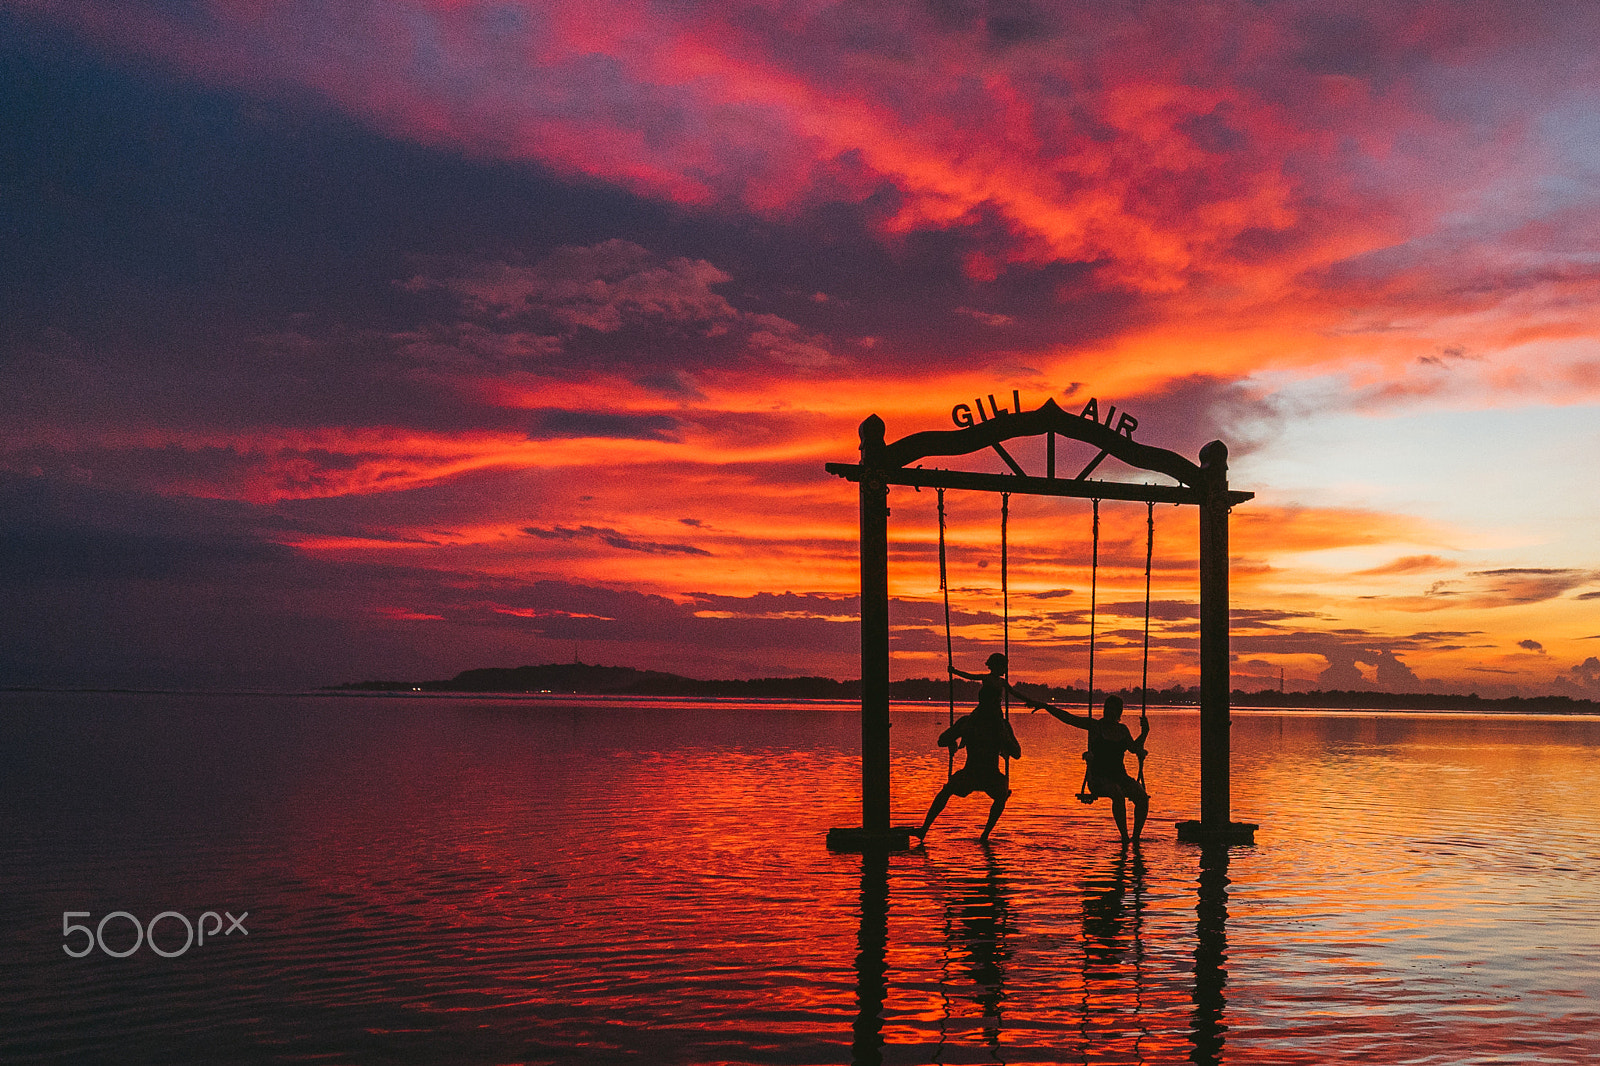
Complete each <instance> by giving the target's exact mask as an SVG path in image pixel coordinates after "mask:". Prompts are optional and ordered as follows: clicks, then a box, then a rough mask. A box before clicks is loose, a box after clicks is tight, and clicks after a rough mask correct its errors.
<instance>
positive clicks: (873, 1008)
mask: <svg viewBox="0 0 1600 1066" xmlns="http://www.w3.org/2000/svg"><path fill="white" fill-rule="evenodd" d="M888 947H889V856H888V855H887V854H886V853H885V852H881V851H879V852H876V853H874V852H873V851H872V850H871V849H868V850H867V852H866V853H865V854H863V855H862V856H861V931H860V933H859V934H858V935H857V937H856V1020H855V1025H854V1026H853V1030H854V1031H853V1034H852V1037H851V1041H850V1061H851V1062H852V1063H858V1064H860V1066H879V1064H880V1063H882V1062H883V1001H884V1000H885V999H887V998H888V985H887V983H886V980H885V977H886V975H887V970H888Z"/></svg>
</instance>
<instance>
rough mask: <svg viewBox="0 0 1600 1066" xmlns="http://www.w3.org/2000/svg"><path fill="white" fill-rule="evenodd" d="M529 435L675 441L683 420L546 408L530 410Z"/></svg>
mask: <svg viewBox="0 0 1600 1066" xmlns="http://www.w3.org/2000/svg"><path fill="white" fill-rule="evenodd" d="M529 421H530V428H529V430H528V436H529V437H530V438H532V439H533V440H550V439H554V438H562V437H610V438H613V439H618V440H660V441H675V440H677V439H678V431H679V429H680V428H681V423H680V422H679V421H678V420H677V419H676V418H673V417H672V416H671V415H637V414H626V413H620V412H615V411H569V410H565V409H563V408H560V407H544V408H540V409H538V410H535V411H532V412H530V416H529Z"/></svg>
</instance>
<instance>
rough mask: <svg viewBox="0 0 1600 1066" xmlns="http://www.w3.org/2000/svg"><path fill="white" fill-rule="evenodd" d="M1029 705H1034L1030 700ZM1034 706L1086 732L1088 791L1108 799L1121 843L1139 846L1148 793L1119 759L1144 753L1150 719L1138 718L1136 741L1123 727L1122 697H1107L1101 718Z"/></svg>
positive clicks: (1035, 704) (1141, 716) (1045, 705)
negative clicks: (1130, 809) (1130, 828)
mask: <svg viewBox="0 0 1600 1066" xmlns="http://www.w3.org/2000/svg"><path fill="white" fill-rule="evenodd" d="M1029 702H1030V703H1033V701H1031V700H1030V701H1029ZM1033 706H1036V707H1042V708H1044V709H1045V710H1047V711H1049V712H1050V713H1051V714H1053V715H1055V716H1056V717H1057V718H1059V719H1061V720H1062V721H1063V722H1065V723H1067V724H1068V725H1072V726H1077V727H1078V728H1079V729H1083V730H1087V731H1088V734H1089V750H1088V751H1086V752H1084V755H1083V757H1084V758H1085V759H1087V760H1088V761H1089V791H1090V792H1092V793H1094V794H1095V795H1096V796H1106V797H1109V798H1110V800H1111V816H1112V817H1113V818H1115V819H1116V820H1117V832H1119V833H1121V834H1122V842H1123V843H1124V844H1127V843H1129V841H1130V840H1131V841H1132V842H1133V843H1138V840H1139V833H1140V832H1141V831H1142V830H1143V829H1144V820H1145V816H1146V815H1148V814H1149V813H1150V794H1149V793H1148V792H1146V791H1145V787H1144V786H1143V785H1141V784H1140V783H1139V782H1138V781H1137V780H1136V779H1134V778H1132V777H1129V776H1128V770H1127V767H1125V766H1123V764H1122V758H1123V755H1124V754H1126V753H1127V752H1130V751H1132V752H1137V753H1138V754H1140V755H1143V754H1144V739H1145V737H1147V736H1149V735H1150V719H1149V718H1147V717H1145V716H1144V715H1142V714H1141V715H1140V716H1139V726H1140V728H1139V736H1138V737H1137V738H1135V737H1134V736H1133V734H1132V733H1130V732H1128V727H1127V726H1125V725H1123V724H1122V697H1121V696H1107V697H1106V710H1105V716H1104V717H1103V718H1094V717H1092V716H1090V715H1085V714H1073V713H1072V712H1071V711H1063V710H1062V709H1061V708H1059V707H1052V706H1050V705H1049V704H1048V703H1033ZM1128 800H1132V801H1133V835H1132V837H1131V838H1130V837H1129V835H1128V813H1127V801H1128Z"/></svg>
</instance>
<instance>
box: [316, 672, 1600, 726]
mask: <svg viewBox="0 0 1600 1066" xmlns="http://www.w3.org/2000/svg"><path fill="white" fill-rule="evenodd" d="M1016 689H1017V691H1019V692H1022V693H1025V694H1027V695H1028V696H1030V697H1032V698H1034V699H1037V700H1040V701H1042V702H1047V703H1057V704H1063V703H1064V704H1085V705H1087V704H1088V702H1089V694H1088V693H1087V692H1086V691H1085V690H1083V689H1081V688H1073V687H1066V688H1062V687H1058V686H1053V685H1037V684H1029V683H1026V682H1023V683H1019V684H1017V685H1016ZM331 690H333V691H340V692H437V693H482V694H532V693H549V694H560V695H588V696H675V697H679V698H701V699H746V700H859V699H860V698H861V682H860V681H859V680H855V681H839V680H835V679H834V678H831V677H761V678H749V679H744V680H702V679H699V678H693V677H682V676H680V675H678V674H669V673H663V672H661V671H658V670H636V669H634V668H633V667H631V666H598V665H593V664H589V663H581V662H574V663H548V664H546V665H544V666H518V667H484V668H480V669H476V670H464V671H462V672H461V673H459V674H457V675H456V676H455V677H453V678H450V679H448V680H444V681H353V682H347V683H345V684H342V685H334V686H331ZM1095 691H1096V693H1097V694H1098V695H1099V696H1102V697H1103V696H1105V695H1109V694H1110V692H1111V690H1106V689H1101V688H1098V687H1097V688H1096V689H1095ZM1116 692H1117V694H1118V695H1120V696H1122V698H1123V699H1124V700H1125V701H1127V702H1128V704H1129V705H1130V706H1138V705H1139V704H1140V703H1141V702H1144V698H1145V695H1146V694H1144V693H1141V692H1140V690H1139V689H1138V688H1131V689H1120V690H1116ZM889 697H890V699H894V700H906V701H917V702H927V703H944V702H945V701H946V700H948V699H949V698H950V682H949V681H947V680H946V679H944V678H911V679H906V680H901V681H891V682H890V683H889ZM977 698H978V685H977V683H976V682H974V681H965V680H961V679H957V680H956V681H955V700H956V702H957V703H971V702H972V701H974V700H976V699H977ZM1148 702H1149V703H1150V705H1152V706H1180V707H1181V706H1185V705H1197V704H1199V702H1200V690H1199V688H1198V687H1190V688H1185V687H1183V686H1181V685H1179V686H1173V687H1170V688H1164V689H1151V690H1150V691H1149V693H1148ZM1231 702H1232V704H1233V705H1234V706H1235V707H1289V708H1301V707H1304V708H1316V709H1339V708H1347V709H1351V710H1358V709H1359V710H1409V711H1502V712H1506V711H1509V712H1521V713H1524V714H1600V703H1596V702H1595V701H1594V700H1585V699H1574V698H1572V697H1570V696H1510V697H1503V698H1493V697H1480V696H1479V695H1478V694H1477V693H1472V694H1470V695H1465V696H1462V695H1449V694H1438V693H1415V692H1369V691H1364V690H1352V689H1327V690H1324V689H1317V690H1314V691H1311V692H1280V691H1278V690H1276V689H1264V690H1261V691H1259V692H1246V691H1244V690H1243V689H1234V690H1233V695H1232V700H1231Z"/></svg>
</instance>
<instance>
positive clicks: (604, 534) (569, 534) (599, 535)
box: [522, 526, 711, 556]
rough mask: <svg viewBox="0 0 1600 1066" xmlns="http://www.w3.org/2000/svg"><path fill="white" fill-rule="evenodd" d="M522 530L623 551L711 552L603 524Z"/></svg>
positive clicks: (657, 552) (556, 538) (678, 553)
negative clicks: (628, 532)
mask: <svg viewBox="0 0 1600 1066" xmlns="http://www.w3.org/2000/svg"><path fill="white" fill-rule="evenodd" d="M522 531H523V532H524V533H526V534H527V535H528V536H530V537H538V538H540V539H541V540H588V539H593V540H598V541H599V542H600V543H602V544H606V545H609V546H610V547H613V548H618V549H620V550H622V551H630V552H641V553H643V554H645V555H706V556H709V555H710V554H711V552H708V551H706V550H705V549H704V548H697V547H695V546H694V545H693V544H668V543H663V542H661V541H653V540H639V539H638V538H636V537H630V536H628V535H627V534H625V533H622V532H619V531H618V530H615V529H610V528H606V527H602V526H571V527H569V526H552V527H550V528H548V529H545V528H541V527H539V526H524V527H523V528H522Z"/></svg>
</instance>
